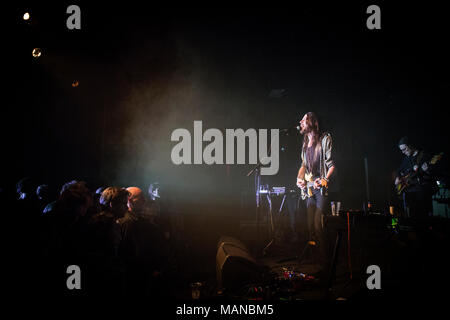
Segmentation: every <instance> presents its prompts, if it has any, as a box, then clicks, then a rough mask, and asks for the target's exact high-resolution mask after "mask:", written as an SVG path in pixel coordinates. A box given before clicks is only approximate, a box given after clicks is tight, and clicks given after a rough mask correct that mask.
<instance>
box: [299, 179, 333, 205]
mask: <svg viewBox="0 0 450 320" xmlns="http://www.w3.org/2000/svg"><path fill="white" fill-rule="evenodd" d="M315 179H317V177H316V178H313V177H312V174H310V173H307V174H305V180H306V181H307V182H306V185H305V186H304V187H303V188H302V187H299V188H300V189H301V197H302V200H306V199H307V198H311V197H312V196H313V189H316V187H315V186H314V180H315ZM318 189H320V193H321V194H322V195H323V194H326V193H327V191H328V182H327V180H325V179H321V183H320V186H319V188H318Z"/></svg>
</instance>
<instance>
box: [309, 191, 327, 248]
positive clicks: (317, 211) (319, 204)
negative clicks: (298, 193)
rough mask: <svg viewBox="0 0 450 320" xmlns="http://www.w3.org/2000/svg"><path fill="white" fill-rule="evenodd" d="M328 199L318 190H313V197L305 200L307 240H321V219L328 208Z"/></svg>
mask: <svg viewBox="0 0 450 320" xmlns="http://www.w3.org/2000/svg"><path fill="white" fill-rule="evenodd" d="M327 200H328V197H327V196H325V195H322V194H321V193H320V189H314V190H313V196H312V197H311V198H308V199H307V200H306V223H307V225H308V233H309V240H314V241H319V242H320V241H321V240H322V233H323V232H322V231H323V230H322V219H323V217H322V216H323V215H324V214H325V212H326V208H327V206H328V201H327Z"/></svg>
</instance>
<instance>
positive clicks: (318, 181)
mask: <svg viewBox="0 0 450 320" xmlns="http://www.w3.org/2000/svg"><path fill="white" fill-rule="evenodd" d="M321 186H322V178H317V179H316V180H314V188H315V189H319V188H320V187H321Z"/></svg>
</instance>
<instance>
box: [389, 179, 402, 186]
mask: <svg viewBox="0 0 450 320" xmlns="http://www.w3.org/2000/svg"><path fill="white" fill-rule="evenodd" d="M391 181H392V180H391ZM400 182H401V180H400V178H399V177H396V178H395V182H394V183H395V185H396V186H398V185H399V183H400Z"/></svg>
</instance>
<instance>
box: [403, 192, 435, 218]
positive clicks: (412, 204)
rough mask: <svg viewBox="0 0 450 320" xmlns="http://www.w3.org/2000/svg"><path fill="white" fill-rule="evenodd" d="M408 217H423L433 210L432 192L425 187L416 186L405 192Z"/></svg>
mask: <svg viewBox="0 0 450 320" xmlns="http://www.w3.org/2000/svg"><path fill="white" fill-rule="evenodd" d="M405 197H406V199H405V200H406V205H407V207H408V208H407V211H408V215H409V218H412V219H419V220H420V219H424V218H427V217H428V216H429V215H430V213H431V212H432V211H433V203H432V193H431V192H430V191H429V190H428V189H425V188H416V189H414V190H413V191H409V192H406V193H405Z"/></svg>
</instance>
